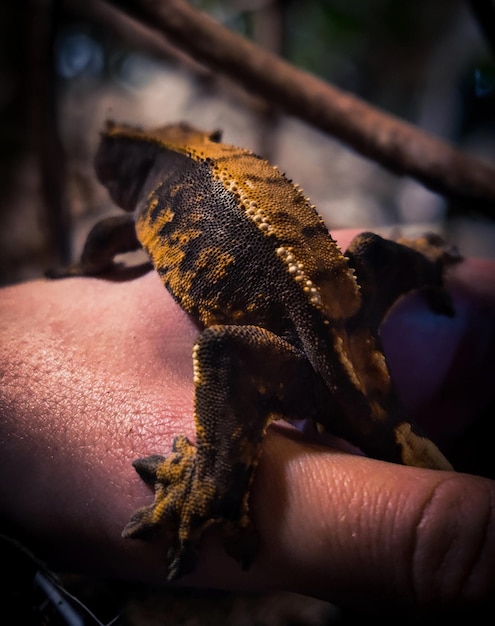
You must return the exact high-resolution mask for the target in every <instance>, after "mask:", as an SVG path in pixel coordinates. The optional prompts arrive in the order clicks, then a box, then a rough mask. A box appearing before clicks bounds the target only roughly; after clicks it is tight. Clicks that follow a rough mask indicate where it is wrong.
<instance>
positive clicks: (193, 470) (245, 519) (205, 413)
mask: <svg viewBox="0 0 495 626" xmlns="http://www.w3.org/2000/svg"><path fill="white" fill-rule="evenodd" d="M193 360H194V375H195V382H196V395H195V420H196V445H192V444H191V443H190V442H189V441H188V440H187V439H186V438H185V437H178V438H176V440H175V442H174V448H173V450H172V453H171V454H170V455H169V456H167V457H160V456H152V457H147V458H145V459H139V460H138V461H136V462H135V464H134V465H135V467H136V469H137V471H138V472H139V474H140V475H141V477H142V478H143V480H145V482H147V483H149V484H152V485H153V486H154V491H155V499H154V502H153V504H152V505H150V506H147V507H144V508H142V509H139V510H138V511H137V512H136V513H135V514H134V516H133V518H132V519H131V521H130V522H129V524H128V525H127V527H126V528H125V529H124V533H123V534H124V536H126V537H132V538H142V539H148V538H152V537H153V536H155V535H156V534H158V533H163V534H165V535H166V536H167V537H168V539H169V540H170V543H171V547H170V550H169V553H168V563H169V579H170V580H171V579H173V578H177V577H178V576H181V575H183V574H185V573H187V572H188V571H190V570H191V569H192V568H193V566H194V564H195V561H196V559H197V554H198V550H199V546H200V542H201V537H202V534H203V532H204V531H205V530H206V528H208V527H209V526H212V525H214V524H216V525H219V526H220V527H221V530H222V538H223V542H224V547H225V549H226V551H227V552H228V553H229V554H230V555H231V556H232V557H233V558H235V559H236V560H237V561H238V562H239V563H240V564H241V566H243V567H244V568H246V567H248V566H249V564H250V561H251V559H252V558H253V557H254V555H255V552H256V550H257V548H258V536H257V533H256V532H255V530H254V526H253V524H252V522H251V517H250V513H249V503H248V499H249V493H250V487H251V482H252V479H253V475H254V472H255V469H256V466H257V463H258V460H259V457H260V454H261V444H262V440H263V437H264V434H265V432H266V429H267V427H268V425H269V423H270V422H271V421H272V420H273V419H277V418H279V417H282V416H286V417H291V418H294V419H303V418H310V419H311V418H314V417H315V414H316V411H318V406H317V405H318V403H317V402H315V397H314V394H313V393H312V392H311V390H312V389H313V388H316V386H317V384H316V383H315V373H314V370H313V369H312V367H311V365H310V364H309V363H308V361H307V360H306V359H305V358H304V356H303V355H301V354H300V353H299V352H298V351H297V350H295V349H294V348H293V347H292V346H291V345H290V344H288V343H287V342H286V341H284V340H283V339H281V338H280V337H278V336H276V335H274V334H273V333H270V332H268V331H266V330H264V329H262V328H258V327H255V326H212V327H209V328H207V329H206V330H205V331H203V333H202V334H201V336H200V337H199V339H198V342H197V343H196V346H195V348H194V356H193ZM274 372H275V373H276V375H275V376H274ZM294 380H298V381H299V382H300V384H301V385H302V387H301V386H300V385H294V384H293V382H292V381H294ZM285 381H289V382H287V383H286V382H285ZM301 388H306V389H308V393H307V394H301V393H300V391H297V390H300V389H301ZM239 407H242V410H239Z"/></svg>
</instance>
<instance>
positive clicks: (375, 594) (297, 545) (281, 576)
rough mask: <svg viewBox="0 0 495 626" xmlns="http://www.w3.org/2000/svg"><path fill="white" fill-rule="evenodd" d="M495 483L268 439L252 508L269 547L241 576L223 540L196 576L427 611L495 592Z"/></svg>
mask: <svg viewBox="0 0 495 626" xmlns="http://www.w3.org/2000/svg"><path fill="white" fill-rule="evenodd" d="M494 496H495V483H493V482H491V481H488V480H485V479H481V478H476V477H472V476H466V475H459V474H453V473H449V472H435V471H431V470H419V469H416V468H408V467H402V466H395V465H392V464H387V463H383V462H379V461H374V460H370V459H366V458H364V457H356V456H352V455H348V454H345V453H340V452H335V451H331V450H328V449H323V448H319V447H317V446H307V444H303V443H301V442H300V441H297V440H295V439H290V438H288V437H286V436H283V435H281V434H279V433H273V432H272V433H271V434H270V435H269V436H268V437H267V440H266V444H265V448H264V454H263V457H262V461H261V464H260V467H259V471H258V473H257V476H256V479H255V485H254V489H253V495H252V500H251V502H252V508H253V513H254V516H255V520H256V523H257V527H258V529H259V531H260V534H261V541H262V552H261V554H260V558H259V559H258V560H257V561H256V562H255V564H254V566H253V569H252V571H250V572H248V573H247V574H240V573H239V571H238V570H236V569H235V567H234V566H233V565H232V563H230V562H229V561H228V560H227V558H224V557H221V560H220V562H219V560H218V558H219V557H218V552H216V551H215V550H216V548H217V544H216V542H215V541H213V540H211V543H210V546H208V548H207V550H206V552H205V554H204V555H203V559H202V561H201V562H200V569H199V570H198V574H197V575H196V576H197V578H195V580H199V581H202V582H203V583H204V582H205V581H208V584H214V585H217V584H218V585H219V586H221V585H224V584H225V583H226V582H227V584H229V586H233V585H234V586H235V585H239V586H243V587H250V588H256V587H258V588H273V587H275V588H282V589H289V590H292V591H296V592H300V593H306V594H309V595H317V596H319V597H320V598H323V599H325V600H329V601H332V602H336V603H338V604H341V605H344V606H345V605H347V606H353V605H355V602H356V598H358V599H359V609H360V610H371V611H375V612H380V611H382V610H387V611H390V610H393V609H394V610H396V611H397V610H399V609H400V610H404V608H407V609H408V611H420V610H422V611H426V610H433V609H435V610H438V609H440V608H442V607H447V606H450V607H451V608H452V607H455V606H459V607H460V606H463V605H468V604H470V603H474V604H475V603H476V602H482V601H483V600H487V599H488V598H490V597H491V595H492V594H493V593H494V592H495V524H494V519H493V512H494Z"/></svg>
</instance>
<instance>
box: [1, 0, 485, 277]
mask: <svg viewBox="0 0 495 626" xmlns="http://www.w3.org/2000/svg"><path fill="white" fill-rule="evenodd" d="M117 4H118V3H115V4H114V5H106V4H104V3H102V2H99V1H98V0H85V1H82V0H24V1H23V2H19V3H11V2H4V3H1V6H0V15H1V19H0V80H1V85H2V89H1V90H0V139H1V140H0V161H1V168H0V177H1V184H0V283H2V284H8V283H12V282H17V281H20V280H25V279H28V278H31V277H35V276H40V275H42V273H43V271H44V269H46V268H47V267H49V266H52V265H53V264H57V263H60V262H66V261H67V260H69V258H72V257H73V256H74V255H77V254H78V252H79V251H80V248H81V245H82V242H83V240H84V237H85V234H86V233H87V231H88V229H89V228H90V226H91V225H92V224H93V223H94V221H96V220H97V218H98V217H99V216H100V215H101V214H103V213H107V212H109V211H112V210H113V209H112V207H111V203H110V200H109V198H108V196H107V194H106V192H105V190H104V189H103V188H102V187H101V186H100V185H99V183H98V182H97V181H96V179H95V176H94V173H93V166H92V159H93V154H94V151H95V149H96V145H97V143H98V138H99V131H100V129H101V128H102V126H103V124H104V122H105V120H106V119H109V118H110V119H114V120H116V121H121V122H127V123H132V124H139V125H142V126H153V125H160V124H164V123H169V122H173V121H179V120H186V121H189V122H190V123H192V124H194V125H196V126H198V127H200V128H204V129H208V130H211V129H217V128H221V129H223V131H224V132H223V137H224V141H225V142H227V143H233V144H238V145H242V146H245V147H248V148H251V149H252V150H254V151H255V152H257V153H258V154H261V155H263V156H265V157H266V158H268V159H270V160H271V161H273V162H275V163H277V165H279V167H280V168H281V169H282V171H285V172H286V173H287V175H288V176H289V177H290V178H292V179H293V180H294V181H295V182H297V183H299V184H300V185H301V186H302V187H303V190H304V192H305V193H306V195H308V196H309V197H310V198H311V199H312V201H313V202H314V203H315V204H316V205H317V207H318V209H319V211H320V212H321V213H322V214H323V216H324V218H325V220H326V222H327V224H328V225H329V227H330V228H341V227H357V228H363V229H364V228H366V229H368V228H372V229H387V228H388V229H390V228H392V229H395V231H397V228H400V230H401V231H404V230H405V231H406V232H408V231H410V230H411V229H412V230H413V231H414V232H421V231H422V230H425V229H428V230H438V231H441V232H444V233H446V234H447V236H448V237H449V238H450V239H451V240H452V241H454V242H455V243H456V244H458V245H459V247H460V248H461V250H462V252H463V253H464V254H466V255H476V256H484V257H486V256H493V255H494V254H495V227H494V221H493V219H494V215H495V210H492V211H490V210H489V209H488V210H479V209H473V207H471V206H467V205H462V204H459V203H458V202H456V203H453V202H449V201H446V200H445V199H444V198H443V197H441V196H440V195H437V194H435V193H432V192H430V191H427V190H426V189H425V188H424V187H423V186H422V185H420V184H418V183H416V182H414V181H413V180H411V179H409V178H404V177H397V176H395V175H393V174H391V173H389V172H387V171H386V170H385V169H383V168H382V167H381V166H378V165H376V164H374V163H373V162H371V161H369V160H367V159H364V158H362V157H360V156H358V155H357V154H356V153H355V152H353V151H352V150H350V149H348V148H347V147H346V146H345V145H343V144H342V143H340V142H337V141H335V140H334V139H332V138H331V137H329V136H328V135H324V134H322V133H321V132H319V131H317V130H315V129H313V128H311V127H310V126H309V125H307V124H305V123H303V122H300V121H298V120H296V119H294V118H290V117H287V116H285V115H282V114H280V113H279V112H278V111H277V110H275V109H273V108H271V107H270V105H269V104H267V103H266V102H264V101H262V100H260V99H258V98H256V97H253V96H252V95H251V94H249V93H247V92H246V91H245V90H243V89H242V88H241V87H239V86H237V85H235V84H233V83H232V82H231V81H229V80H227V79H225V78H223V77H222V76H220V75H216V74H214V73H213V72H211V71H210V70H208V69H206V68H205V67H202V66H201V65H199V64H198V63H196V62H194V61H192V60H190V59H189V58H188V57H187V56H185V55H184V54H183V53H182V52H180V51H179V50H178V49H177V48H174V47H172V46H171V45H168V44H167V43H166V41H165V40H164V39H163V38H161V37H160V36H158V35H157V34H156V33H152V32H151V31H149V30H147V29H145V28H144V27H142V26H139V25H137V23H136V22H134V21H132V20H130V19H129V18H127V17H126V16H125V15H124V14H122V13H121V12H119V11H118V10H116V9H115V6H116V5H117ZM193 4H194V5H196V6H197V7H198V8H201V9H202V10H204V11H206V12H207V13H209V14H210V15H211V16H212V17H213V18H214V19H216V20H218V21H219V22H221V23H222V24H224V25H225V26H226V27H228V28H230V29H234V30H236V31H238V32H240V33H242V34H243V35H245V36H247V37H249V38H250V39H252V40H254V41H256V42H257V43H258V44H259V45H261V46H264V47H267V48H269V49H271V50H272V51H274V52H276V53H277V54H280V55H282V56H283V57H285V58H286V59H288V60H289V61H290V62H292V63H293V64H295V65H297V66H298V67H300V68H303V69H306V70H308V71H310V72H312V73H314V74H316V75H318V76H320V77H322V78H324V79H325V80H327V81H329V82H330V83H332V84H334V85H336V86H338V87H340V88H342V89H344V90H347V91H349V92H351V93H353V94H355V95H357V96H359V97H361V98H363V99H364V100H366V101H367V102H369V103H372V104H374V105H375V106H377V107H380V108H382V109H383V110H384V111H386V112H389V113H392V114H394V115H397V116H399V117H400V118H402V119H404V120H407V121H409V122H412V123H413V124H415V125H417V126H419V127H421V128H422V129H423V130H426V131H428V132H430V133H432V134H434V135H437V136H439V137H442V138H445V139H447V140H448V141H450V142H451V143H453V144H455V145H456V146H458V147H459V148H461V149H462V150H464V151H466V152H468V153H471V154H474V155H476V156H477V157H478V158H481V159H485V160H487V161H489V162H490V161H491V162H492V163H494V162H495V151H494V147H495V63H494V59H495V46H494V41H493V40H491V41H490V31H491V34H492V36H493V32H494V30H495V24H493V23H491V24H483V23H482V22H481V23H480V21H479V20H476V19H475V16H474V13H473V11H472V5H473V4H476V2H469V1H468V0H448V1H447V0H404V1H403V2H396V0H367V2H361V1H360V0H309V1H304V2H303V1H297V0H234V1H230V2H227V1H220V0H209V1H195V2H194V3H193ZM482 4H483V2H482ZM488 4H490V0H488ZM491 6H492V9H493V3H492V5H491ZM487 32H488V36H486V33H487Z"/></svg>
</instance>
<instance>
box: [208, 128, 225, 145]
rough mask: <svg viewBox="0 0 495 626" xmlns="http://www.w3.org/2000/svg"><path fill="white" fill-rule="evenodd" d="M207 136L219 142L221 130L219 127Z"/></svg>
mask: <svg viewBox="0 0 495 626" xmlns="http://www.w3.org/2000/svg"><path fill="white" fill-rule="evenodd" d="M208 138H209V140H210V141H213V142H214V143H220V141H222V131H221V130H220V129H217V130H213V131H212V132H211V133H210V135H209V137H208Z"/></svg>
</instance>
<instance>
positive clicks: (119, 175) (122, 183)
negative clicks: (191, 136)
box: [94, 125, 156, 211]
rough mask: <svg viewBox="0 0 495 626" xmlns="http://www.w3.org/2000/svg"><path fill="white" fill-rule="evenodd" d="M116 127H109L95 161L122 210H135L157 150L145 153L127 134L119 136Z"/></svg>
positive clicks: (99, 177) (98, 172)
mask: <svg viewBox="0 0 495 626" xmlns="http://www.w3.org/2000/svg"><path fill="white" fill-rule="evenodd" d="M115 128H116V127H114V126H111V125H107V128H106V130H105V131H104V132H103V133H102V138H101V142H100V145H99V147H98V150H97V152H96V155H95V161H94V165H95V170H96V175H97V177H98V180H99V181H100V182H101V183H102V184H103V185H105V187H106V188H107V190H108V192H109V194H110V196H111V198H112V200H113V201H114V202H115V203H116V204H117V205H118V206H119V207H121V208H122V209H124V211H134V209H135V207H136V204H137V201H138V198H139V195H140V193H141V190H142V188H143V185H144V183H145V181H146V178H147V176H148V173H149V171H150V169H151V167H152V166H153V162H154V151H155V149H156V148H154V146H152V145H150V146H148V148H149V149H148V150H143V149H142V146H140V145H139V144H138V143H137V142H133V141H132V140H131V139H130V138H129V137H126V136H125V134H122V133H121V134H117V133H115V131H114V129H115ZM120 128H122V127H120Z"/></svg>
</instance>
